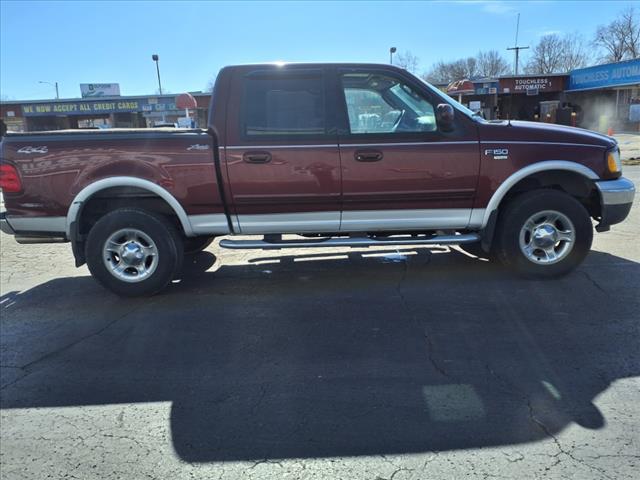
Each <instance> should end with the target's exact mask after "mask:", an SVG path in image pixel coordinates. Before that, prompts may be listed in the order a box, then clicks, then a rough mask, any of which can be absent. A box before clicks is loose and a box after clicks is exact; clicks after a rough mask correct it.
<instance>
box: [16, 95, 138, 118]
mask: <svg viewBox="0 0 640 480" xmlns="http://www.w3.org/2000/svg"><path fill="white" fill-rule="evenodd" d="M146 105H147V101H146V99H144V100H143V99H139V100H127V101H110V102H106V101H104V100H101V101H86V102H82V101H81V102H55V103H32V104H27V105H22V114H23V115H24V116H25V117H44V116H55V115H94V114H100V115H104V114H110V113H121V112H122V113H124V112H141V111H142V110H143V106H146Z"/></svg>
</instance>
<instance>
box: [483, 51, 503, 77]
mask: <svg viewBox="0 0 640 480" xmlns="http://www.w3.org/2000/svg"><path fill="white" fill-rule="evenodd" d="M476 59H477V61H478V75H480V76H481V77H485V78H495V77H499V76H500V75H505V74H506V73H508V72H509V64H508V63H507V61H506V60H505V59H504V58H503V57H502V55H500V53H499V52H498V51H497V50H489V51H487V52H478V55H477V56H476Z"/></svg>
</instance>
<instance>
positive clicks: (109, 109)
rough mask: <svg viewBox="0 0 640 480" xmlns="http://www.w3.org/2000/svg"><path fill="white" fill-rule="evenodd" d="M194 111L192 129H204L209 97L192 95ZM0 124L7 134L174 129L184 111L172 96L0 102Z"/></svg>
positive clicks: (201, 94)
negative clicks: (117, 129)
mask: <svg viewBox="0 0 640 480" xmlns="http://www.w3.org/2000/svg"><path fill="white" fill-rule="evenodd" d="M193 96H194V97H195V99H196V102H197V108H195V109H193V110H192V111H190V112H189V116H190V118H191V119H192V120H193V122H190V123H191V124H194V125H196V126H205V125H206V122H207V114H208V107H209V99H210V95H209V94H204V93H200V92H198V93H195V94H194V95H193ZM0 108H1V110H0V113H1V117H2V121H3V122H4V123H5V124H6V125H7V129H8V130H9V131H17V132H20V131H27V132H34V131H43V130H63V129H96V128H100V129H102V128H147V127H153V126H157V125H168V126H174V125H175V126H177V125H178V124H179V123H181V119H182V123H184V122H183V120H184V117H185V114H186V113H185V110H183V109H179V108H177V106H176V96H175V95H155V96H135V97H133V96H130V97H100V98H96V99H90V98H83V99H71V100H43V101H22V102H2V103H1V104H0Z"/></svg>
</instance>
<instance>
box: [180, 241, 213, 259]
mask: <svg viewBox="0 0 640 480" xmlns="http://www.w3.org/2000/svg"><path fill="white" fill-rule="evenodd" d="M215 238H216V237H187V238H185V239H184V240H183V242H184V254H185V255H195V254H196V253H199V252H201V251H202V250H204V249H205V248H207V247H208V246H209V245H211V244H212V243H213V241H214V240H215Z"/></svg>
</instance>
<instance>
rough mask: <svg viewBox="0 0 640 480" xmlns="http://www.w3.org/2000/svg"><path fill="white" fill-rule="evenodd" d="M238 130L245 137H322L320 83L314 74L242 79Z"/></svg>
mask: <svg viewBox="0 0 640 480" xmlns="http://www.w3.org/2000/svg"><path fill="white" fill-rule="evenodd" d="M241 112H242V114H241V116H240V123H241V125H240V131H241V132H242V133H243V136H246V137H265V136H282V137H285V136H286V137H297V136H301V135H324V134H325V132H326V114H325V98H324V82H323V77H322V75H321V74H317V75H295V74H293V75H282V74H279V75H277V76H275V75H271V76H257V77H254V78H252V77H248V78H246V79H245V85H244V95H243V96H242V105H241Z"/></svg>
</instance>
